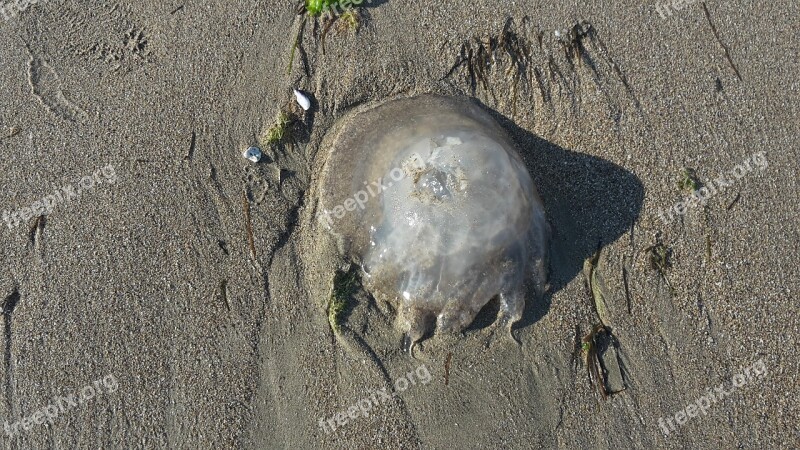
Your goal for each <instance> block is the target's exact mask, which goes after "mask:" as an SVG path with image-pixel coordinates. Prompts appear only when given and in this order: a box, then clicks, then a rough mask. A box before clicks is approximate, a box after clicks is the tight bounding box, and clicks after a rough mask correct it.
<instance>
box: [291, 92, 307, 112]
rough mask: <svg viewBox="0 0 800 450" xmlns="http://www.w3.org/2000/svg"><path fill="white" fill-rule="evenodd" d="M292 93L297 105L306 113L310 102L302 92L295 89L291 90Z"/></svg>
mask: <svg viewBox="0 0 800 450" xmlns="http://www.w3.org/2000/svg"><path fill="white" fill-rule="evenodd" d="M292 90H293V91H294V98H295V99H296V100H297V104H298V105H300V107H301V108H303V111H308V108H311V100H309V99H308V97H306V96H305V95H303V93H302V92H300V91H298V90H297V89H292Z"/></svg>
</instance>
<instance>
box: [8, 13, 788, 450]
mask: <svg viewBox="0 0 800 450" xmlns="http://www.w3.org/2000/svg"><path fill="white" fill-rule="evenodd" d="M275 3H277V2H275ZM6 5H7V3H6ZM658 7H659V8H658V9H657V4H656V3H643V4H641V5H640V6H636V5H634V4H632V3H630V4H625V3H620V2H599V3H594V4H591V5H577V4H572V3H562V4H554V3H543V2H489V1H485V0H477V1H469V2H467V1H462V0H458V1H454V2H428V4H419V3H418V2H399V1H393V0H388V1H374V2H372V3H371V4H369V5H368V6H367V7H366V8H361V17H362V23H361V26H360V28H359V30H358V32H357V33H355V32H352V31H347V30H343V31H337V27H336V26H334V27H332V28H331V30H330V32H329V33H328V34H327V36H326V38H325V44H324V51H323V45H322V41H321V32H322V29H323V26H322V24H321V23H317V24H316V25H315V24H314V21H313V20H312V19H308V22H307V23H306V26H305V28H304V32H303V34H302V39H301V40H300V41H299V42H300V45H299V47H298V51H297V52H296V56H295V60H294V64H293V66H292V68H291V71H290V73H289V74H287V65H288V62H289V54H290V50H291V47H292V45H293V42H294V36H295V34H296V33H297V31H298V30H299V28H300V22H301V21H302V20H305V19H303V18H302V17H298V16H297V15H296V14H295V8H294V6H293V5H290V4H288V3H281V4H272V5H267V4H266V3H265V2H255V1H242V2H218V3H215V4H213V5H211V4H207V3H203V2H186V3H181V2H177V1H176V2H167V3H159V2H150V1H146V2H139V3H137V4H135V5H129V4H126V3H115V2H105V3H103V2H93V3H90V4H87V3H85V2H77V1H72V0H66V1H60V0H59V1H39V2H37V3H35V4H31V5H27V6H26V7H25V8H22V9H24V10H23V11H21V12H19V13H18V14H13V15H11V16H9V18H8V19H4V18H3V17H2V16H0V41H1V42H2V43H3V44H2V45H0V83H1V84H2V94H0V149H1V150H2V155H3V158H2V159H0V172H2V173H3V182H2V189H0V213H2V212H4V211H8V212H9V214H12V213H14V212H19V213H20V214H21V215H24V216H27V217H24V218H21V219H19V222H20V223H19V224H16V225H15V224H14V223H13V222H14V221H15V219H13V218H11V216H9V219H8V220H6V219H5V218H4V219H3V220H4V222H3V223H0V229H1V230H2V231H0V240H2V245H0V249H1V250H0V251H1V252H2V259H0V261H2V266H1V268H2V270H0V300H2V301H3V302H4V303H3V309H2V311H3V322H4V335H3V347H4V360H3V364H2V367H1V368H0V372H1V373H2V375H1V377H2V378H0V386H2V387H1V388H0V389H2V391H3V396H2V398H1V399H0V420H2V421H3V422H4V423H3V425H4V432H3V433H2V436H1V437H0V442H2V443H3V445H4V446H5V447H6V448H100V447H102V448H288V447H291V448H346V449H353V448H358V449H367V448H436V449H439V448H442V449H444V448H514V449H517V448H519V449H529V448H556V447H557V448H734V447H741V448H796V447H797V446H798V445H800V428H798V423H800V420H798V419H799V418H800V406H798V403H797V394H798V386H800V383H799V382H798V376H797V373H798V369H799V368H800V367H798V366H799V364H798V362H797V359H795V358H794V357H793V356H794V352H795V351H796V349H797V346H798V323H799V322H800V320H799V319H798V314H797V311H798V307H797V306H796V305H797V300H796V296H797V293H798V288H799V287H800V280H799V278H800V277H798V271H797V270H796V269H797V266H798V263H797V255H798V254H799V253H800V248H798V237H799V236H798V230H799V229H800V222H798V220H797V217H798V214H800V206H799V205H800V201H799V200H800V196H799V195H798V182H797V180H798V150H797V148H798V138H797V136H798V118H797V117H798V116H797V115H798V84H797V70H798V52H797V46H796V45H794V43H793V36H795V35H796V34H797V32H798V26H797V20H796V19H797V17H798V6H797V3H796V2H791V1H778V2H771V3H768V4H758V5H756V4H745V3H740V2H716V1H715V2H708V3H706V4H705V6H704V5H703V4H700V3H692V4H687V5H683V6H682V7H680V8H675V7H670V8H671V9H665V8H666V7H665V6H664V5H663V4H662V5H658ZM659 10H660V11H661V14H664V16H665V17H661V15H660V13H659ZM665 11H667V12H666V13H665ZM670 14H671V15H670ZM318 22H319V21H318ZM576 25H577V26H578V28H574V29H575V30H576V31H579V33H578V34H579V35H576V34H574V33H573V34H570V30H572V29H573V27H574V26H576ZM557 31H558V32H559V34H560V35H561V37H559V36H557V35H556V32H557ZM462 57H467V59H469V62H467V63H464V64H458V63H459V62H460V61H461V60H462V59H463V58H462ZM454 66H456V67H455V68H454ZM470 66H471V69H470ZM293 87H295V88H299V89H302V90H303V91H304V92H306V93H307V94H308V95H309V97H310V98H311V99H312V108H311V109H310V110H309V111H308V112H306V113H302V111H301V110H299V108H298V107H297V106H293V105H294V96H293V95H292V90H291V89H292V88H293ZM421 93H438V94H445V95H466V96H469V97H473V98H475V99H476V101H478V102H480V104H482V105H483V106H484V107H485V108H486V109H487V110H489V111H490V112H491V113H492V114H493V115H494V116H495V117H496V118H497V120H498V121H499V122H500V123H501V125H502V126H503V127H504V128H505V129H506V130H507V131H508V132H509V134H510V135H511V136H512V138H513V139H514V140H515V141H516V142H517V144H518V145H519V147H520V149H521V154H522V156H523V159H524V160H525V162H526V164H527V166H528V169H529V170H530V172H531V174H532V175H533V178H534V181H535V183H536V185H537V188H538V190H539V193H540V194H541V196H542V198H543V200H544V202H545V207H546V211H547V214H548V220H549V221H550V224H551V226H552V227H553V230H554V236H553V241H552V244H551V262H550V272H551V273H550V283H551V290H550V293H548V294H547V295H545V296H544V298H533V297H531V298H529V299H528V302H527V306H526V312H525V317H524V318H523V320H522V321H521V322H520V323H519V324H518V325H517V327H516V328H515V334H516V336H517V337H518V338H519V339H520V341H521V345H517V344H516V343H514V342H513V341H512V340H510V339H508V338H505V337H504V336H501V335H499V334H493V333H492V326H491V324H492V322H493V319H494V316H493V314H496V308H495V309H494V310H492V309H491V308H488V309H487V310H486V311H485V312H484V313H482V315H481V316H479V318H478V320H477V321H476V323H475V324H474V326H473V327H471V328H470V329H469V330H467V331H466V332H465V333H464V334H463V335H436V336H433V337H432V338H430V339H427V340H425V341H424V342H422V344H421V345H420V346H419V348H418V350H417V352H416V353H415V356H416V359H413V358H411V357H410V356H409V355H408V353H405V352H403V351H402V349H401V342H402V335H401V333H400V332H399V331H398V330H397V329H396V328H395V327H394V323H393V315H392V311H391V309H389V308H386V307H385V306H382V305H379V304H377V303H376V302H375V301H374V300H373V299H372V298H371V297H370V296H369V295H368V293H366V292H364V291H363V290H358V291H357V292H356V293H355V294H354V296H353V298H351V299H350V301H351V302H352V307H351V308H350V310H349V312H348V315H347V317H346V320H344V322H343V323H342V325H341V327H340V328H339V330H338V331H336V332H334V331H333V330H332V328H331V326H330V325H329V320H328V315H327V313H326V309H325V305H326V302H327V301H328V297H329V295H330V291H331V283H332V279H333V275H334V273H335V271H336V270H337V268H339V267H340V266H341V265H342V264H343V263H345V261H342V260H341V259H340V258H338V254H337V252H336V249H335V247H333V246H331V245H329V243H326V241H325V240H324V239H322V238H321V237H320V234H319V232H320V230H319V229H318V227H316V226H315V221H314V208H315V204H316V203H315V201H316V200H315V189H316V179H317V178H316V177H317V176H318V173H319V170H320V168H321V167H322V164H324V161H325V156H326V154H327V153H326V150H327V149H326V148H325V147H324V146H323V139H324V138H325V136H326V133H328V132H329V131H331V130H332V129H333V128H334V127H335V124H336V123H337V122H338V121H341V120H343V119H344V118H346V117H347V116H348V114H351V113H352V112H353V111H355V110H358V109H364V108H368V107H370V106H371V105H374V104H378V103H380V102H382V101H386V100H389V99H392V98H397V97H406V96H412V95H415V94H421ZM281 108H284V109H288V110H292V111H294V112H295V113H299V114H300V115H301V119H300V122H299V123H298V124H297V125H296V127H294V131H295V136H296V142H294V143H291V145H290V144H278V145H267V144H266V143H265V142H263V139H260V138H259V137H260V136H262V135H263V132H264V131H265V130H266V129H267V128H269V126H270V125H271V124H272V123H273V121H274V118H275V117H276V115H277V114H278V112H279V111H280V110H281ZM250 145H260V146H261V147H262V148H263V150H264V154H265V156H264V159H262V161H261V162H259V163H258V164H253V163H251V162H249V161H248V160H246V159H244V158H243V157H242V155H241V153H242V151H243V150H244V149H245V148H247V147H248V146H250ZM761 152H763V153H761ZM754 155H755V156H754ZM754 158H757V159H754ZM759 161H761V162H766V164H760V163H759ZM746 162H747V163H748V164H749V169H747V168H746V167H745V163H746ZM740 165H741V166H742V167H741V168H737V166H740ZM684 168H690V169H693V170H694V171H695V172H696V177H697V179H698V180H699V182H700V183H701V184H702V185H705V186H707V187H709V186H710V187H715V188H717V189H715V192H714V193H708V192H710V190H709V191H708V192H706V194H708V195H706V196H707V198H706V199H705V204H704V205H699V204H693V205H690V206H688V207H686V205H679V207H678V209H679V210H680V211H681V212H682V213H676V212H674V211H675V210H674V209H673V210H672V211H673V213H672V214H673V216H672V219H670V217H669V214H668V213H666V211H668V210H669V209H670V208H673V206H674V205H676V203H678V202H681V201H683V200H684V199H685V197H686V196H687V195H688V193H689V191H688V190H686V189H684V188H681V187H679V186H678V182H679V181H680V180H681V177H682V172H683V169H684ZM104 169H105V170H104ZM745 169H747V170H746V171H745ZM739 175H741V176H739ZM719 177H723V178H724V179H725V180H723V181H726V182H727V183H728V184H730V186H722V185H721V184H720V183H717V182H716V180H717V179H718V178H719ZM112 180H113V181H112ZM722 184H724V183H722ZM698 187H699V186H698ZM704 192H705V191H704ZM704 195H705V194H704ZM48 196H51V197H48ZM42 199H44V200H42ZM46 205H52V209H51V210H50V211H49V214H44V212H46V211H45V208H46ZM26 208H27V209H26ZM684 208H685V210H684ZM34 210H38V212H36V211H34ZM660 214H661V216H663V217H664V218H663V219H662V217H661V216H660ZM40 216H43V217H40ZM22 219H24V220H22ZM251 233H252V235H251ZM251 236H252V238H251ZM251 239H252V240H251ZM251 243H252V245H251ZM659 244H660V245H663V249H668V253H669V257H668V264H669V267H665V268H664V270H662V271H659V270H656V269H653V267H651V266H652V265H651V255H652V254H653V252H654V250H656V251H657V250H658V249H659V248H662V247H658V245H659ZM598 246H599V248H600V254H599V257H598V262H597V265H596V268H595V269H594V273H595V275H596V276H595V277H594V279H595V282H594V286H595V291H597V292H602V293H603V298H604V303H605V305H606V308H605V309H606V310H605V312H604V313H603V320H604V322H605V323H606V325H607V326H608V327H609V328H610V329H611V332H612V334H613V336H614V338H615V340H616V344H617V346H616V347H613V346H612V350H608V351H607V352H606V353H605V354H604V355H603V356H602V358H603V360H604V361H605V363H604V367H605V368H606V370H607V371H608V374H607V375H604V376H603V377H604V378H606V377H607V378H608V380H607V381H606V383H607V384H608V386H609V387H610V388H613V390H618V389H622V390H621V391H620V392H617V393H615V394H612V395H610V396H609V397H608V398H605V399H604V398H602V396H601V394H600V392H599V390H598V388H597V386H596V384H593V383H592V382H591V381H590V379H589V376H588V374H587V366H586V363H585V362H584V359H583V357H582V356H581V352H580V341H581V339H582V338H583V336H584V335H586V334H587V333H588V332H589V331H590V329H591V327H592V325H594V324H596V323H598V322H599V321H600V319H599V318H598V313H597V312H596V307H595V305H594V302H593V297H592V295H591V294H590V292H589V290H588V289H587V284H586V279H585V276H584V274H583V267H584V261H585V260H586V259H587V258H590V257H591V256H592V255H593V254H594V253H595V251H596V250H597V249H598ZM719 386H721V387H722V388H723V389H724V390H725V391H726V392H728V394H722V393H720V392H719V391H715V388H716V387H719ZM709 390H710V391H709ZM715 392H717V394H716V395H717V396H719V397H720V398H719V399H717V398H716V397H715V398H714V399H713V401H711V397H710V395H714V393H715ZM71 395H76V396H77V397H76V399H77V400H76V401H75V403H74V404H71V403H70V401H69V400H73V399H71V398H69V397H70V396H71ZM723 397H724V398H723ZM65 398H67V399H65ZM706 401H707V402H708V403H709V405H708V406H705V405H706ZM368 404H369V408H368V409H367V405H368ZM691 405H694V406H691ZM687 406H688V408H687ZM337 414H338V416H337ZM676 415H677V417H676ZM15 424H16V425H15Z"/></svg>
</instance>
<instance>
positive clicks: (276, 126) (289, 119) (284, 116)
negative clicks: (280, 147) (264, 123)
mask: <svg viewBox="0 0 800 450" xmlns="http://www.w3.org/2000/svg"><path fill="white" fill-rule="evenodd" d="M296 120H297V118H296V117H295V116H294V115H293V114H290V113H287V112H284V111H280V112H279V113H278V115H277V116H276V117H275V122H274V123H273V124H272V126H270V127H269V128H268V129H267V130H266V131H265V132H264V133H263V134H262V136H261V141H262V142H264V143H266V144H267V145H275V144H280V143H284V142H287V141H289V140H291V139H292V131H291V127H292V125H293V124H294V123H295V121H296Z"/></svg>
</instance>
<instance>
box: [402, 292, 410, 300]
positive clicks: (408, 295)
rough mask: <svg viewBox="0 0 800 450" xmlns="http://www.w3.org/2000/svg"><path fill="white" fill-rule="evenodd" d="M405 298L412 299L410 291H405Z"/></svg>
mask: <svg viewBox="0 0 800 450" xmlns="http://www.w3.org/2000/svg"><path fill="white" fill-rule="evenodd" d="M403 298H404V299H406V300H411V294H410V293H408V291H403Z"/></svg>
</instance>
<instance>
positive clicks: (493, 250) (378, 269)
mask: <svg viewBox="0 0 800 450" xmlns="http://www.w3.org/2000/svg"><path fill="white" fill-rule="evenodd" d="M322 148H323V149H325V150H324V151H326V154H325V162H324V164H323V167H322V170H321V172H320V175H319V177H318V182H319V189H318V200H317V204H316V212H315V214H316V218H317V220H318V223H319V225H320V226H321V229H322V230H324V231H325V232H326V233H329V235H330V236H332V237H333V238H334V239H335V241H336V243H337V246H338V249H339V251H340V253H341V254H342V256H343V257H344V258H346V259H348V260H349V261H352V262H354V263H356V264H358V265H359V266H360V267H361V269H362V272H363V274H362V281H363V285H364V287H365V288H366V290H368V291H369V292H370V294H371V295H372V296H373V297H374V298H375V300H376V301H381V302H388V303H389V304H391V305H392V306H393V307H394V308H393V309H394V310H395V311H397V326H398V328H399V329H400V330H401V331H402V332H403V333H404V335H405V341H406V345H407V346H408V349H409V350H411V349H413V347H414V345H415V344H416V343H417V342H419V341H420V340H422V339H423V338H425V337H427V336H429V335H430V334H432V333H439V332H448V331H463V330H464V329H465V328H467V327H468V326H469V325H470V324H471V323H472V322H473V320H474V319H475V317H476V315H477V314H478V313H479V312H480V311H481V309H482V308H483V307H484V306H485V305H486V304H487V303H488V302H489V301H491V300H493V299H496V300H497V301H498V302H499V313H498V317H497V319H496V322H495V324H496V325H497V326H500V327H507V328H508V330H509V332H510V330H511V326H512V325H513V324H514V323H515V322H517V321H519V320H520V318H521V317H522V314H523V310H524V307H525V300H526V297H528V295H527V293H528V292H531V290H532V291H533V293H534V294H535V295H542V293H543V291H544V289H545V284H546V281H547V273H546V258H547V242H548V239H549V233H550V231H549V226H548V224H547V220H546V218H545V213H544V207H543V205H542V201H541V199H540V197H539V195H538V193H537V191H536V188H535V187H534V183H533V180H532V178H531V175H530V174H529V173H528V170H527V169H526V167H525V164H524V163H523V161H522V159H521V157H520V155H519V153H518V151H517V149H516V146H515V145H514V143H513V142H512V141H511V139H510V138H509V137H508V136H507V134H506V133H505V131H504V130H503V129H502V128H501V127H500V125H499V124H498V123H497V122H496V121H495V120H494V119H493V118H492V117H491V116H490V115H489V114H488V113H487V112H486V111H485V110H484V109H482V108H481V107H480V106H479V105H478V104H476V103H475V102H473V101H472V100H470V99H469V98H460V97H447V96H439V95H421V96H416V97H411V98H403V99H396V100H390V101H388V102H385V103H383V104H381V105H379V106H377V107H371V108H362V109H361V110H359V111H356V112H354V113H352V114H350V115H349V116H348V117H346V118H345V119H343V120H341V121H340V122H339V123H337V125H336V126H335V127H334V128H333V129H332V130H331V131H330V132H329V133H328V135H327V136H326V137H325V139H324V140H323V145H322ZM512 336H513V335H512Z"/></svg>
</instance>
